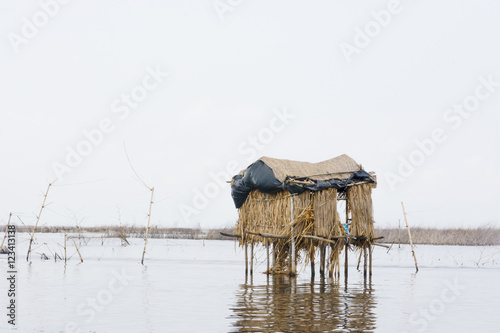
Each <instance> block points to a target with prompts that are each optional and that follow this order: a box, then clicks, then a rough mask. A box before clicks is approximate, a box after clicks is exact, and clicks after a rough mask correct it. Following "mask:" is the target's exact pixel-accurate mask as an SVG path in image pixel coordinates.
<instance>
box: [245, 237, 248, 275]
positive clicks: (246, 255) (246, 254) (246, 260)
mask: <svg viewBox="0 0 500 333" xmlns="http://www.w3.org/2000/svg"><path fill="white" fill-rule="evenodd" d="M245 275H248V244H247V243H246V240H245Z"/></svg>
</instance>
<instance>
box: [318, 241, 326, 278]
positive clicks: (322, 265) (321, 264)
mask: <svg viewBox="0 0 500 333" xmlns="http://www.w3.org/2000/svg"><path fill="white" fill-rule="evenodd" d="M325 252H326V249H325V244H323V243H320V246H319V275H320V276H325Z"/></svg>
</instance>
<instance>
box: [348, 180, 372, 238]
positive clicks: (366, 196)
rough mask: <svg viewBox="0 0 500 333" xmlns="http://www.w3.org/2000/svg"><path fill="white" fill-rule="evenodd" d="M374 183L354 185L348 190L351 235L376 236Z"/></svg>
mask: <svg viewBox="0 0 500 333" xmlns="http://www.w3.org/2000/svg"><path fill="white" fill-rule="evenodd" d="M373 187H374V185H373V184H361V185H356V186H352V187H350V188H349V190H348V191H347V200H348V206H349V208H348V209H349V210H350V213H351V219H352V221H351V228H350V234H351V236H355V237H359V236H365V237H367V238H368V239H372V238H373V237H374V231H373V203H372V188H373Z"/></svg>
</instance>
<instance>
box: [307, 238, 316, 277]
mask: <svg viewBox="0 0 500 333" xmlns="http://www.w3.org/2000/svg"><path fill="white" fill-rule="evenodd" d="M310 251H311V258H310V259H309V260H310V261H311V279H313V280H314V275H315V273H316V272H315V268H314V244H313V242H311V248H310Z"/></svg>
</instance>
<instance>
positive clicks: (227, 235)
mask: <svg viewBox="0 0 500 333" xmlns="http://www.w3.org/2000/svg"><path fill="white" fill-rule="evenodd" d="M219 233H220V234H221V235H222V236H226V237H233V238H241V236H240V235H234V234H227V233H225V232H222V231H220V232H219Z"/></svg>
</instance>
